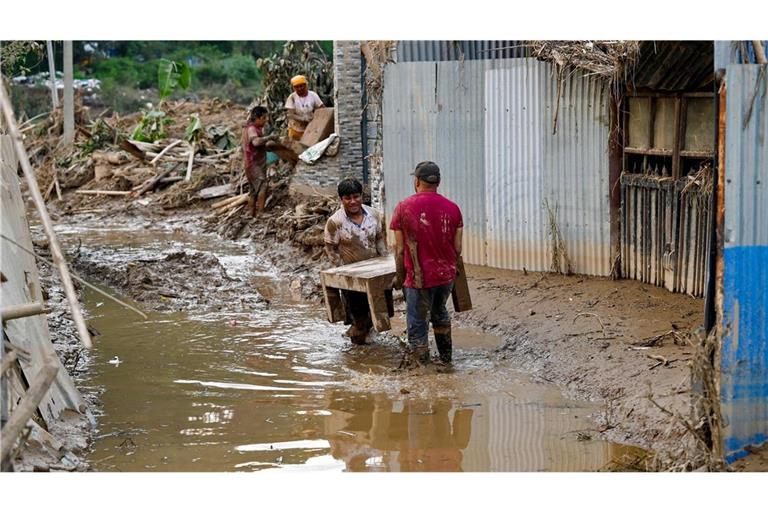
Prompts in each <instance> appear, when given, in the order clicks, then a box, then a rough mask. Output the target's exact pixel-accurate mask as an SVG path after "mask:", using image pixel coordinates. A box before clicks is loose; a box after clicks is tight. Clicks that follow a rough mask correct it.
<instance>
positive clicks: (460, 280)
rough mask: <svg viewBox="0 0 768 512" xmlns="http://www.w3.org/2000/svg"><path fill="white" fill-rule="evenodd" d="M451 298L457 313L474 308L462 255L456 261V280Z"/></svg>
mask: <svg viewBox="0 0 768 512" xmlns="http://www.w3.org/2000/svg"><path fill="white" fill-rule="evenodd" d="M451 299H452V300H453V310H454V311H456V312H457V313H459V312H461V311H469V310H470V309H472V297H471V296H470V294H469V284H468V283H467V274H466V271H465V270H464V259H463V258H462V257H461V256H459V260H458V261H457V262H456V280H455V281H454V282H453V291H452V292H451Z"/></svg>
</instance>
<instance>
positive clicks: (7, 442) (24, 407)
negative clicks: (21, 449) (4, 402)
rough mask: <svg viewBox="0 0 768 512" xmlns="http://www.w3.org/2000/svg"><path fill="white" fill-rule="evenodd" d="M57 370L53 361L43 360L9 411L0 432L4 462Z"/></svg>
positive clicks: (0, 446) (0, 447) (0, 458)
mask: <svg viewBox="0 0 768 512" xmlns="http://www.w3.org/2000/svg"><path fill="white" fill-rule="evenodd" d="M58 372H59V367H58V366H57V365H56V363H54V362H53V361H50V360H46V361H44V364H43V366H41V367H40V372H39V373H38V374H37V375H36V376H35V380H33V381H32V384H31V385H30V386H29V389H27V392H26V393H24V398H22V399H21V402H20V403H19V405H18V406H16V408H15V409H14V410H13V412H12V413H11V417H10V418H8V423H6V424H5V426H4V427H3V430H2V433H0V439H2V445H0V461H2V462H5V460H6V459H7V458H8V456H9V455H10V454H11V450H12V449H13V446H14V444H15V443H16V438H17V437H19V434H21V432H22V430H24V426H25V425H26V424H27V421H29V418H31V417H32V415H33V414H34V413H35V410H36V409H37V406H38V405H40V401H41V400H42V399H43V396H44V395H45V393H46V392H47V391H48V388H50V387H51V383H52V382H53V379H55V378H56V374H57V373H58Z"/></svg>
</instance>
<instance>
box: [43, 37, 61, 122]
mask: <svg viewBox="0 0 768 512" xmlns="http://www.w3.org/2000/svg"><path fill="white" fill-rule="evenodd" d="M45 46H46V48H47V49H48V78H49V79H50V82H51V103H52V104H53V109H54V110H56V109H57V108H59V93H58V92H56V59H55V58H54V56H53V41H46V42H45Z"/></svg>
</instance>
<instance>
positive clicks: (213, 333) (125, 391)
mask: <svg viewBox="0 0 768 512" xmlns="http://www.w3.org/2000/svg"><path fill="white" fill-rule="evenodd" d="M57 231H59V233H60V236H61V237H62V239H63V240H64V241H65V243H66V244H67V245H68V246H72V244H74V243H76V240H77V239H78V238H80V239H82V240H83V244H97V245H102V246H103V245H109V246H111V247H113V248H116V249H119V251H118V252H121V251H123V250H125V251H143V252H151V253H154V254H157V253H158V252H160V251H164V250H167V249H169V248H172V249H174V250H178V249H184V250H187V251H189V250H198V251H215V254H216V255H217V256H218V257H219V258H220V260H221V261H222V263H223V264H224V265H225V267H226V268H227V272H231V273H232V274H236V275H237V276H238V277H239V278H241V279H245V280H246V281H247V282H248V284H249V286H254V287H256V288H257V289H259V290H262V289H265V288H269V289H270V290H271V293H270V297H271V304H270V307H269V308H265V309H263V310H258V311H249V312H228V311H226V310H221V311H205V310H201V311H188V312H151V313H150V314H149V319H148V320H143V319H141V318H139V317H137V316H136V315H135V314H134V313H131V312H130V311H126V310H125V309H122V308H121V307H120V306H118V305H116V304H114V303H112V302H111V301H104V300H103V298H101V297H100V296H97V295H95V294H93V293H91V292H86V293H85V301H86V306H87V308H88V310H89V312H90V314H91V319H90V323H91V324H92V325H93V326H94V327H95V328H96V329H97V330H98V331H99V332H100V333H101V335H100V336H99V337H98V338H97V339H96V340H95V348H94V350H93V360H92V366H91V371H90V374H89V377H88V381H87V382H86V385H88V386H94V387H98V388H100V389H101V390H103V393H102V394H101V400H102V402H103V415H102V416H100V417H99V419H98V420H99V426H98V428H99V431H98V433H97V434H96V437H97V439H96V441H95V443H94V445H93V452H92V453H91V455H90V462H91V463H92V465H93V468H94V469H95V470H97V471H291V470H298V471H596V470H600V469H604V468H606V467H609V465H610V463H611V461H613V460H620V459H621V458H623V457H624V456H625V455H626V454H627V453H630V452H632V450H633V449H631V448H627V447H623V446H620V445H615V444H612V443H607V442H603V441H599V440H597V439H596V437H597V436H596V432H595V431H594V430H593V428H594V425H593V424H592V423H591V422H590V420H589V415H590V414H592V413H594V412H595V411H596V410H597V407H596V406H594V405H593V404H588V403H581V402H574V401H569V400H565V399H564V398H563V397H562V395H561V394H560V392H559V391H558V390H557V389H556V388H554V387H551V386H547V385H542V384H538V383H533V382H531V381H530V380H529V379H528V378H526V377H525V376H524V375H521V374H517V373H515V372H514V371H513V370H511V369H509V368H507V367H502V366H499V365H500V364H501V363H498V362H494V360H493V359H492V358H491V357H490V354H491V351H492V349H493V348H495V347H497V346H498V345H499V344H500V342H501V340H500V339H499V338H498V337H495V336H491V335H488V334H485V333H481V332H474V331H471V330H467V329H455V330H454V340H455V345H456V349H455V358H456V371H455V372H454V373H452V374H434V373H431V371H430V372H427V373H424V374H416V375H414V374H395V373H392V372H391V371H390V370H391V368H393V367H394V366H396V365H397V362H398V361H399V353H398V349H397V344H396V343H395V342H393V341H389V342H383V343H377V344H374V345H372V346H366V347H362V348H352V347H351V345H350V344H349V342H348V341H347V340H345V339H344V338H342V337H341V333H342V332H343V331H344V328H343V327H342V326H340V325H331V324H328V323H327V322H326V321H325V319H324V315H323V309H322V308H321V306H320V305H318V304H304V303H297V302H294V301H292V300H291V299H290V293H289V291H288V290H287V289H286V288H287V287H286V286H285V285H284V283H281V282H280V280H279V279H277V278H276V276H275V273H274V272H273V270H272V269H270V268H269V267H268V266H266V265H264V264H263V263H261V262H260V261H259V259H258V257H257V256H256V255H255V253H254V251H255V249H254V248H252V247H249V246H248V245H246V244H234V243H231V242H224V241H221V240H218V239H217V240H214V239H212V238H207V237H205V236H198V235H194V236H191V235H189V234H188V233H179V232H175V233H174V232H168V231H167V230H166V232H163V233H155V232H153V231H152V230H149V229H144V230H130V229H123V230H122V231H121V232H120V233H113V232H111V231H109V230H107V229H105V228H104V227H103V226H102V227H101V228H100V229H95V228H91V227H90V226H88V225H87V224H85V225H84V224H83V223H80V224H77V227H73V226H63V227H60V228H59V229H58V230H57ZM97 304H100V305H98V306H97ZM403 328H404V323H403V322H402V320H397V321H395V328H394V332H395V333H396V334H397V333H399V332H402V330H403ZM110 361H112V362H110ZM118 361H119V363H118Z"/></svg>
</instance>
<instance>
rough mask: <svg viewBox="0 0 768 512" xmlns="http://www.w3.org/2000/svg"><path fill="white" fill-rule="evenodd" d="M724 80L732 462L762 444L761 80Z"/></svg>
mask: <svg viewBox="0 0 768 512" xmlns="http://www.w3.org/2000/svg"><path fill="white" fill-rule="evenodd" d="M726 80H727V100H726V112H727V121H726V122H727V125H726V126H727V128H726V140H725V142H726V151H725V157H726V162H725V173H726V184H725V250H724V255H723V259H724V276H723V295H724V296H723V323H724V325H723V327H724V332H725V335H724V337H723V345H722V352H721V389H720V391H721V405H722V411H723V415H724V417H725V424H726V427H725V429H724V446H725V452H726V456H727V459H728V460H733V459H735V458H738V457H740V456H743V455H746V451H745V447H747V446H748V445H757V444H760V443H763V442H766V441H768V170H767V169H768V167H767V166H768V146H766V143H765V137H766V133H768V111H767V110H766V109H767V108H768V105H767V104H766V102H767V100H766V97H767V96H768V95H767V94H766V93H767V92H768V91H767V90H766V89H768V79H767V78H766V75H765V73H763V74H762V75H761V74H760V66H757V65H728V66H727V68H726ZM750 111H751V114H750V115H749V120H748V121H746V118H747V113H748V112H750ZM745 123H746V125H745Z"/></svg>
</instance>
